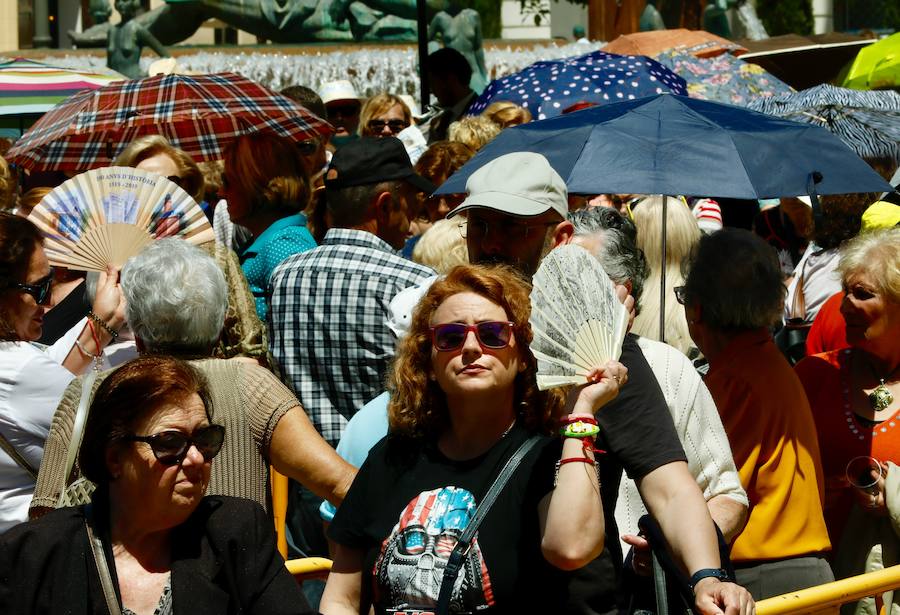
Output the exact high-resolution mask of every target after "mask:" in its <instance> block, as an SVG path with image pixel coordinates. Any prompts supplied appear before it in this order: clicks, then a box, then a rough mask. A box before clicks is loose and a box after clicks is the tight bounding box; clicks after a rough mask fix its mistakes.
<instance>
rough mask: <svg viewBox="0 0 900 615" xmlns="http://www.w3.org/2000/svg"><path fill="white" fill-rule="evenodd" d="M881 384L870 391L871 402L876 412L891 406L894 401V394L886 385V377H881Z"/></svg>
mask: <svg viewBox="0 0 900 615" xmlns="http://www.w3.org/2000/svg"><path fill="white" fill-rule="evenodd" d="M880 380H881V384H879V385H878V386H877V387H875V390H874V391H872V392H871V393H869V404H870V405H871V406H872V409H873V410H874V411H875V412H880V411H882V410H884V409H885V408H888V407H890V405H891V404H892V403H894V395H893V394H892V393H891V391H890V389H888V388H887V387H886V386H884V378H881V379H880Z"/></svg>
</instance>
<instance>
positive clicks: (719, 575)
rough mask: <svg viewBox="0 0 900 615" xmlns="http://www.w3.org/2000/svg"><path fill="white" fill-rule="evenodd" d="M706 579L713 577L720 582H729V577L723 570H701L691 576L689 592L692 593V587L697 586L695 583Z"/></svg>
mask: <svg viewBox="0 0 900 615" xmlns="http://www.w3.org/2000/svg"><path fill="white" fill-rule="evenodd" d="M707 577H714V578H716V579H719V580H720V581H726V582H731V575H729V574H728V572H727V571H726V570H725V569H724V568H701V569H700V570H698V571H697V572H695V573H694V574H692V575H691V580H690V586H691V591H692V592H693V591H694V587H696V586H697V583H699V582H700V581H702V580H703V579H705V578H707Z"/></svg>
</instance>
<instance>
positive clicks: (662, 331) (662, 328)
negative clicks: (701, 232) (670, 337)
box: [659, 194, 669, 342]
mask: <svg viewBox="0 0 900 615" xmlns="http://www.w3.org/2000/svg"><path fill="white" fill-rule="evenodd" d="M662 198H663V202H662V263H661V267H660V274H659V341H661V342H665V341H666V221H667V220H668V219H669V214H668V212H667V211H666V209H668V206H669V197H668V196H667V195H665V194H664V195H662Z"/></svg>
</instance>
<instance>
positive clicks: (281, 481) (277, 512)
mask: <svg viewBox="0 0 900 615" xmlns="http://www.w3.org/2000/svg"><path fill="white" fill-rule="evenodd" d="M269 481H270V482H271V483H272V485H271V486H272V518H273V519H274V520H275V545H276V546H277V547H278V552H279V553H281V557H283V558H285V559H287V555H288V544H287V534H286V533H285V521H286V520H287V507H288V478H287V476H285V475H284V474H280V473H279V472H278V470H276V469H275V467H274V466H269Z"/></svg>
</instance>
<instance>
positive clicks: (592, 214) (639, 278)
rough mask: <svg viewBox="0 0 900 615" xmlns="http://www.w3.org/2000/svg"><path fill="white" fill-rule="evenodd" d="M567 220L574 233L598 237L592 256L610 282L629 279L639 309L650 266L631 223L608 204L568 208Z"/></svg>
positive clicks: (622, 282) (637, 310)
mask: <svg viewBox="0 0 900 615" xmlns="http://www.w3.org/2000/svg"><path fill="white" fill-rule="evenodd" d="M568 220H569V222H571V223H572V226H574V227H575V236H576V237H591V236H597V237H598V239H599V240H600V249H599V250H598V251H599V254H594V257H595V258H596V259H597V260H599V261H600V264H601V265H603V268H604V269H605V270H606V273H607V275H609V278H610V279H611V280H612V281H613V282H615V283H616V284H625V283H626V282H630V283H631V295H632V296H633V297H634V299H635V312H639V311H640V306H639V305H638V301H640V297H641V294H642V292H643V289H644V281H645V280H646V279H647V276H648V275H649V273H650V269H649V268H648V266H647V258H646V257H645V256H644V252H643V251H642V250H641V249H640V248H639V247H637V240H636V238H637V229H636V228H635V226H634V223H632V222H631V220H629V219H628V218H626V217H624V216H622V215H621V214H620V213H619V212H617V211H616V210H614V209H610V208H608V207H588V208H585V209H579V210H577V211H572V212H569V215H568Z"/></svg>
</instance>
